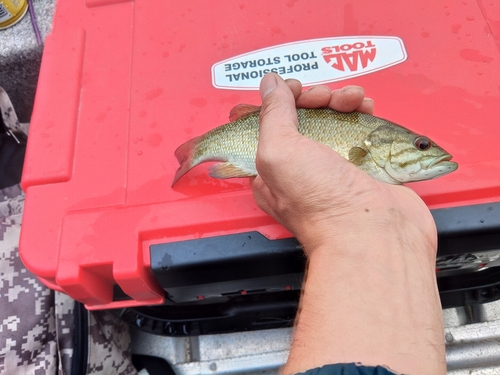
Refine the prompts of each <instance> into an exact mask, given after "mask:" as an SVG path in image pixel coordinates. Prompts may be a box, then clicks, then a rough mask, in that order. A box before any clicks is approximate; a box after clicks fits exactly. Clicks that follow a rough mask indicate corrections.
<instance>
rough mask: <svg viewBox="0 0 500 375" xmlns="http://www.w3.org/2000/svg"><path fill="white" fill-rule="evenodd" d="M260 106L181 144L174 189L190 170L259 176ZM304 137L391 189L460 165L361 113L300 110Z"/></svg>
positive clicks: (241, 108)
mask: <svg viewBox="0 0 500 375" xmlns="http://www.w3.org/2000/svg"><path fill="white" fill-rule="evenodd" d="M259 112H260V107H257V106H253V105H248V104H240V105H237V106H236V107H234V108H233V110H232V111H231V115H230V121H231V122H229V123H228V124H225V125H222V126H219V127H217V128H215V129H212V130H210V131H209V132H207V133H205V134H203V135H200V136H198V137H196V138H193V139H191V140H189V141H187V142H186V143H184V144H182V145H181V146H179V147H178V148H177V150H176V151H175V156H176V157H177V160H178V161H179V164H180V167H179V169H178V170H177V172H176V174H175V177H174V180H173V182H172V186H173V185H174V184H175V183H176V182H177V181H178V180H179V179H180V178H181V177H182V176H184V175H185V174H186V173H187V172H188V171H189V170H190V169H191V168H193V167H195V166H197V165H198V164H201V163H204V162H208V161H220V162H221V163H218V164H215V165H213V166H211V167H210V168H209V172H210V173H209V174H210V176H211V177H214V178H234V177H253V176H257V169H256V167H255V156H256V153H257V144H258V140H259ZM297 117H298V130H299V133H300V134H302V135H304V136H306V137H308V138H311V139H314V140H316V141H318V142H320V143H323V144H325V145H327V146H329V147H331V148H332V149H333V150H335V151H336V152H338V153H339V154H340V155H342V156H343V157H344V158H345V159H347V160H349V161H350V162H352V163H353V164H354V165H356V166H357V167H358V168H360V169H361V170H363V171H365V172H366V173H368V174H369V175H370V176H372V177H373V178H375V179H376V180H379V181H382V182H385V183H389V184H403V183H406V182H412V181H423V180H429V179H432V178H436V177H440V176H443V175H445V174H448V173H451V172H453V171H455V170H456V169H457V168H458V164H457V163H455V162H453V161H451V159H452V156H451V155H450V154H449V153H448V152H446V151H445V150H443V149H442V148H441V147H439V146H438V145H437V144H436V143H434V142H432V141H431V140H430V139H429V138H427V137H425V136H422V135H418V134H416V133H414V132H412V131H411V130H408V129H406V128H404V127H402V126H400V125H397V124H395V123H393V122H390V121H387V120H384V119H381V118H379V117H375V116H372V115H368V114H365V113H360V112H349V113H343V112H337V111H335V110H332V109H329V108H321V109H297Z"/></svg>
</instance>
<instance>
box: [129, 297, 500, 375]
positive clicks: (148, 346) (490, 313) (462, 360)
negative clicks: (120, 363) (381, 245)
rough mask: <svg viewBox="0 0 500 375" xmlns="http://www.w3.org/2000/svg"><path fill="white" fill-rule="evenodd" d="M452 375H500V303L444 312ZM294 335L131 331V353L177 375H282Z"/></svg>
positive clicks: (278, 331)
mask: <svg viewBox="0 0 500 375" xmlns="http://www.w3.org/2000/svg"><path fill="white" fill-rule="evenodd" d="M443 317H444V324H445V332H444V339H445V340H446V361H447V363H448V374H450V375H466V374H467V375H498V374H500V301H497V302H492V303H488V304H484V305H478V306H468V307H459V308H453V309H446V310H443ZM291 334H292V330H291V329H290V328H287V329H274V330H267V331H253V332H242V333H231V334H223V335H206V336H195V337H187V338H179V337H162V336H155V335H151V334H147V333H144V332H141V331H139V330H137V329H133V330H132V352H133V353H134V354H144V355H151V356H156V357H160V358H164V359H165V360H166V361H168V362H169V363H170V364H171V365H172V367H173V368H174V371H175V372H176V374H179V375H192V374H254V373H255V374H256V373H259V374H278V370H279V367H280V366H282V365H283V364H284V363H285V361H286V359H287V357H288V350H289V347H290V343H291Z"/></svg>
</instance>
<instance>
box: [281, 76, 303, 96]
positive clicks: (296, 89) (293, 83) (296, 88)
mask: <svg viewBox="0 0 500 375" xmlns="http://www.w3.org/2000/svg"><path fill="white" fill-rule="evenodd" d="M285 82H286V84H287V85H288V87H290V90H292V94H293V97H294V98H295V100H297V98H298V97H299V95H300V93H301V92H302V83H301V82H300V81H299V80H298V79H294V78H289V79H286V80H285Z"/></svg>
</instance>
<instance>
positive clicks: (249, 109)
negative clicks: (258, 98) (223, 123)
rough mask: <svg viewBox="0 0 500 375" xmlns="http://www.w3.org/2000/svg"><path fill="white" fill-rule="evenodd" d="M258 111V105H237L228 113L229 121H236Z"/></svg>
mask: <svg viewBox="0 0 500 375" xmlns="http://www.w3.org/2000/svg"><path fill="white" fill-rule="evenodd" d="M259 110H260V107H259V106H258V105H253V104H238V105H236V106H234V107H233V109H231V112H229V121H231V122H232V121H236V120H238V119H239V118H242V117H244V116H247V115H249V114H250V113H254V112H257V111H259Z"/></svg>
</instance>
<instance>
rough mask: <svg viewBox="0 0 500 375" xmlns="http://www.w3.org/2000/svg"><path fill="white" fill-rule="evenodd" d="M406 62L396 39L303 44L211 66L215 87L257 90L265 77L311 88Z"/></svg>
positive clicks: (360, 38) (359, 38)
mask: <svg viewBox="0 0 500 375" xmlns="http://www.w3.org/2000/svg"><path fill="white" fill-rule="evenodd" d="M406 58H407V54H406V50H405V47H404V44H403V41H402V40H401V39H400V38H398V37H393V36H352V37H338V38H324V39H311V40H303V41H300V42H293V43H287V44H281V45H278V46H273V47H268V48H263V49H260V50H257V51H253V52H249V53H245V54H243V55H239V56H236V57H232V58H230V59H227V60H224V61H220V62H218V63H216V64H214V65H213V66H212V84H213V85H214V86H215V87H216V88H219V89H229V90H255V89H258V88H259V83H260V80H261V79H262V77H264V75H266V74H267V73H269V72H275V73H278V74H279V75H280V76H282V77H283V78H285V79H286V78H296V79H298V80H300V81H301V82H302V84H303V85H304V86H308V85H314V84H319V83H326V82H335V81H341V80H344V79H348V78H352V77H358V76H361V75H365V74H369V73H373V72H376V71H378V70H382V69H386V68H389V67H391V66H393V65H396V64H400V63H402V62H403V61H405V60H406Z"/></svg>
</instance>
